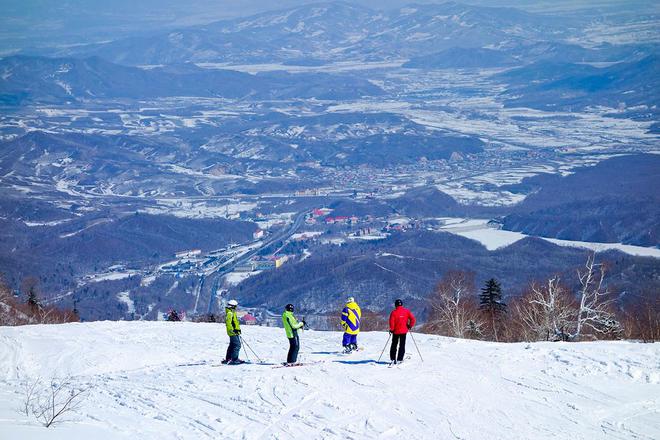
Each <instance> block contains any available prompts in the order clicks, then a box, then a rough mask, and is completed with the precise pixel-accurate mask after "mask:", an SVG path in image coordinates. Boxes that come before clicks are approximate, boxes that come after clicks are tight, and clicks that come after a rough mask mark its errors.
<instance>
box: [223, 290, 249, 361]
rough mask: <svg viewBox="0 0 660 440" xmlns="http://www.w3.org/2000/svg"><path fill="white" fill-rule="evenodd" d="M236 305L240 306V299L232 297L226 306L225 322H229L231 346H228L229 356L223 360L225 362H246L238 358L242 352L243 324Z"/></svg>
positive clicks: (228, 332) (228, 334)
mask: <svg viewBox="0 0 660 440" xmlns="http://www.w3.org/2000/svg"><path fill="white" fill-rule="evenodd" d="M236 307H238V301H236V300H235V299H232V300H229V301H228V302H227V307H226V308H225V324H227V336H229V347H227V356H226V357H225V360H224V361H222V363H223V364H242V363H244V361H242V360H240V359H239V358H238V356H239V354H240V352H241V324H240V323H239V322H238V316H236Z"/></svg>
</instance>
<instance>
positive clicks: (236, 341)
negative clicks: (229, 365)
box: [225, 335, 241, 361]
mask: <svg viewBox="0 0 660 440" xmlns="http://www.w3.org/2000/svg"><path fill="white" fill-rule="evenodd" d="M240 352H241V337H240V336H238V335H236V336H230V337H229V347H227V357H226V358H225V359H227V360H228V361H237V360H238V356H239V353H240Z"/></svg>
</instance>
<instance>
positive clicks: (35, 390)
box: [20, 378, 87, 428]
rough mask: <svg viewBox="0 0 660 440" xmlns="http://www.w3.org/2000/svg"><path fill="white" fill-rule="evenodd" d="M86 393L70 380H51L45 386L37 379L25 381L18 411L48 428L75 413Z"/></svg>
mask: <svg viewBox="0 0 660 440" xmlns="http://www.w3.org/2000/svg"><path fill="white" fill-rule="evenodd" d="M86 391H87V389H85V388H82V387H79V386H76V384H75V383H74V382H73V380H72V379H71V378H66V379H62V380H59V379H55V378H52V379H51V380H50V382H49V383H48V384H45V385H44V383H43V382H42V381H41V379H39V378H37V379H35V380H33V381H26V382H25V385H24V399H23V404H22V405H21V408H20V411H21V412H22V413H24V414H25V415H26V416H30V415H31V416H33V417H34V418H35V419H37V420H38V421H39V422H40V423H41V424H43V426H45V427H46V428H49V427H51V426H53V425H54V424H55V423H58V422H61V421H63V419H64V416H65V415H66V414H68V413H71V412H75V411H76V410H77V409H78V408H79V407H80V405H81V404H82V402H83V400H84V394H85V393H86Z"/></svg>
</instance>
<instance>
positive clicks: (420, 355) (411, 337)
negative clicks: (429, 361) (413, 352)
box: [410, 332, 424, 362]
mask: <svg viewBox="0 0 660 440" xmlns="http://www.w3.org/2000/svg"><path fill="white" fill-rule="evenodd" d="M410 339H412V341H413V344H415V348H416V349H417V354H418V355H419V358H420V359H421V360H422V362H424V358H423V357H422V353H420V351H419V347H418V346H417V342H415V338H414V337H413V334H412V332H410Z"/></svg>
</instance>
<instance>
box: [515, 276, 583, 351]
mask: <svg viewBox="0 0 660 440" xmlns="http://www.w3.org/2000/svg"><path fill="white" fill-rule="evenodd" d="M514 310H515V314H516V315H517V317H518V319H519V320H520V321H521V323H522V325H523V329H524V330H523V333H524V336H525V339H527V340H546V341H548V340H567V339H568V335H569V334H570V331H571V330H572V329H573V328H574V323H575V320H576V317H577V307H576V304H575V301H574V300H573V298H572V297H571V295H570V293H569V291H568V289H566V288H564V287H563V286H562V285H561V284H560V282H559V277H553V278H550V279H549V280H548V283H547V285H546V286H539V285H537V284H532V286H531V287H530V290H529V291H528V292H527V293H526V294H525V295H523V297H522V298H521V299H520V301H517V302H516V303H515V305H514Z"/></svg>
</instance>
